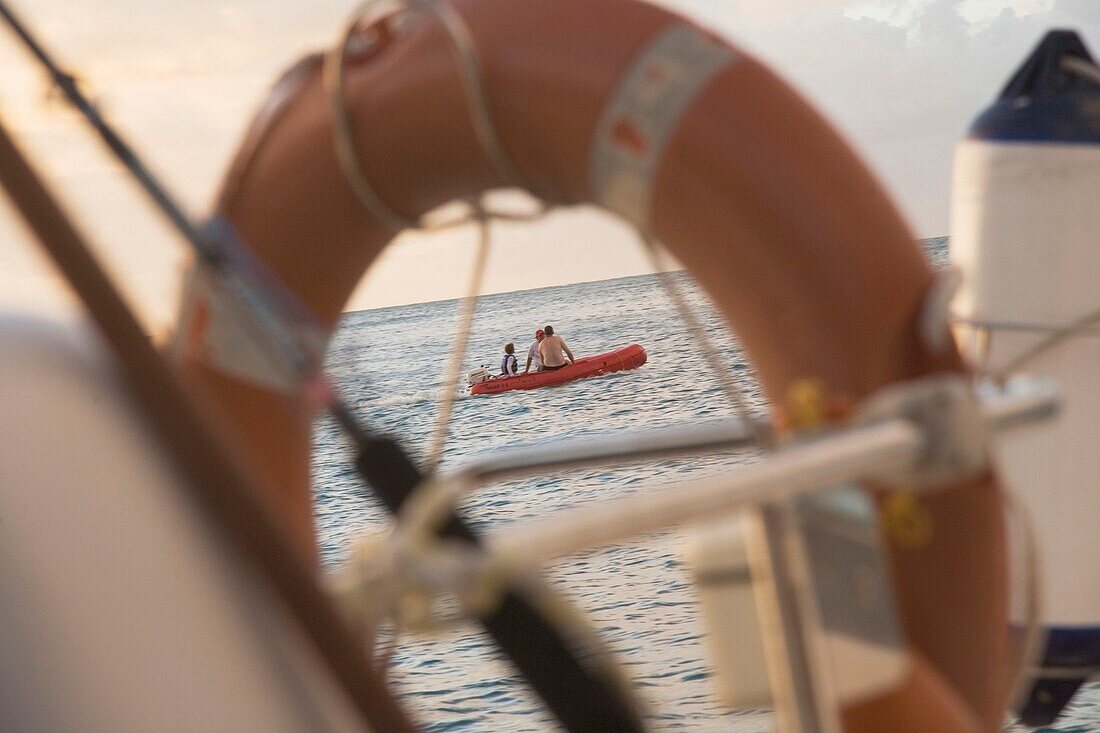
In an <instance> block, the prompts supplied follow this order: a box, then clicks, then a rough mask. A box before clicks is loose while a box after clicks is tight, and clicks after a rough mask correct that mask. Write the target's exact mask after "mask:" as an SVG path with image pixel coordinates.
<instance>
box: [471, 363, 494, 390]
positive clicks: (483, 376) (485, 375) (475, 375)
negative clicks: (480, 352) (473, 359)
mask: <svg viewBox="0 0 1100 733" xmlns="http://www.w3.org/2000/svg"><path fill="white" fill-rule="evenodd" d="M490 379H492V375H491V374H489V370H488V369H487V368H486V367H485V365H484V364H482V365H481V366H479V367H478V368H477V369H473V370H471V371H470V372H469V373H468V374H467V375H466V384H467V386H470V387H473V386H474V385H475V384H480V383H482V382H487V381H489V380H490Z"/></svg>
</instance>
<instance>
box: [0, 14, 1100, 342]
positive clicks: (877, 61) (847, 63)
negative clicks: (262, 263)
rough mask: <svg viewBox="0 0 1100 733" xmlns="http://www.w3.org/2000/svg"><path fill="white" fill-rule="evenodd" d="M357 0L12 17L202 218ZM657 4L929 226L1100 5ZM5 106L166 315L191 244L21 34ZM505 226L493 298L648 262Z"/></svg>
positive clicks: (919, 225) (3, 251)
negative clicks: (979, 128)
mask: <svg viewBox="0 0 1100 733" xmlns="http://www.w3.org/2000/svg"><path fill="white" fill-rule="evenodd" d="M593 1H594V2H598V0H593ZM355 4H356V3H355V2H354V1H353V0H310V1H309V2H302V1H301V0H296V1H294V2H292V1H290V0H262V1H261V0H155V1H154V2H150V0H19V1H18V2H17V3H16V10H17V12H19V13H20V14H21V15H22V17H23V19H24V21H25V22H27V23H29V24H30V25H31V26H32V27H33V28H34V29H35V30H36V31H37V32H38V33H39V34H40V36H41V38H42V39H43V41H44V42H45V43H46V44H47V45H48V47H49V48H51V49H52V50H53V51H54V52H55V54H56V55H57V56H58V58H59V59H60V60H61V62H62V63H63V65H65V66H66V67H67V68H69V69H70V70H71V71H74V72H76V74H77V75H78V76H79V77H80V78H81V79H82V80H83V82H84V84H85V89H86V90H87V91H88V92H89V93H91V94H92V95H93V96H94V98H95V99H96V100H97V101H98V102H99V104H100V105H102V108H103V109H104V110H105V111H106V112H107V113H108V115H109V117H110V118H111V119H112V120H113V121H114V122H115V123H116V124H117V125H118V126H119V128H120V129H121V130H122V131H123V132H124V134H125V136H126V137H127V139H128V140H130V141H131V142H132V143H133V144H134V145H135V147H136V148H137V149H138V150H139V152H141V153H142V155H143V156H144V157H145V158H146V159H147V161H148V162H149V163H150V164H151V167H152V168H153V169H154V170H155V171H156V172H157V173H158V174H159V175H161V176H162V178H163V180H164V181H166V182H167V184H168V186H169V188H170V190H171V191H172V192H173V193H175V194H176V195H177V196H179V198H180V199H181V200H182V201H183V202H184V204H185V205H186V207H187V208H188V210H189V211H190V212H191V213H192V214H193V215H194V216H196V217H201V216H202V215H203V214H204V213H205V212H206V211H207V210H208V205H209V202H210V200H211V198H212V196H213V193H214V191H215V189H216V188H217V185H218V182H219V180H220V178H221V176H222V174H223V172H224V169H225V167H226V165H227V163H228V161H229V159H230V157H231V155H232V152H233V150H234V148H235V147H236V145H237V144H238V142H239V140H240V137H241V135H242V133H243V130H244V128H245V126H246V124H247V123H248V121H249V119H250V117H251V115H252V113H253V111H254V110H255V108H256V107H257V105H258V104H259V102H260V101H261V100H262V99H263V97H264V94H265V91H266V90H267V88H268V87H269V86H270V84H271V82H272V81H273V80H274V79H275V77H276V76H277V75H278V74H279V73H280V72H281V71H282V70H283V69H284V68H285V67H287V66H288V65H289V64H290V63H291V62H292V61H293V60H294V59H296V58H297V57H299V56H300V55H301V54H303V53H305V52H307V51H311V50H315V49H317V48H320V47H322V46H326V45H328V44H329V43H331V42H332V41H333V40H334V38H335V36H336V34H337V33H338V31H339V28H340V26H341V24H342V22H343V21H344V19H345V18H346V16H347V15H348V13H349V12H350V10H351V9H352V8H353V7H354V5H355ZM658 4H661V5H665V6H667V7H669V8H671V9H674V10H677V11H679V12H682V13H684V14H685V15H688V16H690V17H692V18H694V19H696V20H698V21H701V22H702V23H704V24H705V25H707V26H709V27H711V28H712V29H714V30H715V31H716V32H717V33H718V34H720V35H722V36H724V37H726V38H728V39H729V40H731V41H732V42H734V43H735V44H737V45H738V46H740V47H742V48H745V49H747V50H749V51H750V52H752V53H753V54H755V55H756V56H758V57H760V58H762V59H763V60H764V61H765V62H767V63H768V64H770V65H771V66H772V68H774V69H775V70H776V71H777V72H778V73H779V74H780V75H781V76H783V77H785V78H786V79H787V80H788V81H789V82H790V83H792V84H793V85H794V86H795V87H796V88H797V89H798V90H800V91H801V93H802V94H804V95H805V96H806V97H807V98H808V99H809V100H810V101H811V102H812V103H813V104H814V105H816V106H817V107H818V108H820V109H821V110H822V111H823V112H824V113H825V115H826V117H828V118H829V119H831V120H832V122H833V123H834V124H835V125H836V126H837V127H838V128H839V129H840V130H841V131H842V133H843V134H844V135H845V136H846V137H847V138H848V140H849V141H850V142H851V144H852V145H853V146H854V147H855V149H856V150H857V151H858V152H859V153H860V154H861V155H862V156H863V157H864V158H865V159H866V160H867V162H868V163H869V164H870V166H871V168H872V169H873V170H874V171H875V172H876V173H877V174H878V175H879V177H880V178H881V180H882V181H883V182H884V183H885V185H886V186H887V188H888V189H889V190H890V191H891V193H892V195H893V196H894V198H895V200H896V201H897V203H898V205H899V206H900V207H901V209H902V211H903V212H904V213H905V214H906V216H907V217H908V219H909V221H910V223H911V225H912V228H913V231H914V233H915V234H916V235H917V236H919V237H932V236H940V235H944V234H947V233H948V232H947V221H948V197H949V186H950V175H951V160H952V153H953V149H954V146H955V144H956V142H957V141H958V139H959V137H960V136H961V135H962V134H963V133H964V132H965V130H966V128H967V126H968V124H969V123H970V121H971V120H972V119H973V118H974V116H975V115H976V114H977V113H978V112H979V111H980V110H981V109H983V108H984V107H985V106H986V105H987V104H989V102H990V101H991V100H992V99H993V97H994V96H995V94H996V92H997V91H998V90H999V89H1000V87H1001V86H1002V85H1003V83H1004V81H1005V80H1006V79H1007V77H1008V76H1009V74H1010V73H1011V72H1012V70H1013V69H1015V67H1016V66H1018V65H1019V63H1020V62H1021V61H1022V60H1023V59H1024V57H1025V56H1026V55H1027V54H1028V53H1029V52H1030V50H1031V49H1032V48H1033V47H1034V46H1035V44H1036V43H1037V42H1038V41H1039V39H1040V38H1041V36H1042V34H1043V32H1044V31H1045V30H1046V29H1048V28H1052V27H1068V28H1075V29H1077V30H1078V31H1080V32H1081V33H1082V35H1083V37H1084V38H1085V41H1086V44H1089V45H1090V46H1091V47H1093V48H1095V49H1098V50H1100V0H660V2H659V3H658ZM0 116H2V118H3V119H4V121H5V124H6V125H8V126H9V128H11V129H13V130H14V131H15V133H16V134H17V135H18V137H19V139H20V141H21V144H22V146H23V147H24V149H25V150H26V151H28V152H29V153H30V154H31V155H32V156H33V157H34V159H35V160H36V161H37V163H38V164H39V165H40V166H41V167H42V170H43V171H44V172H45V174H46V175H47V177H48V178H49V180H50V181H51V182H52V183H53V185H54V186H55V189H56V190H57V191H58V192H59V193H60V194H61V195H62V197H63V199H64V201H65V202H66V205H67V206H68V208H69V209H70V211H72V212H73V213H74V214H75V215H77V216H78V218H79V220H80V222H81V225H82V227H83V229H84V231H86V232H87V233H88V234H89V236H90V238H91V239H92V240H93V241H94V242H95V243H96V245H97V253H98V254H99V255H100V256H101V257H102V259H103V260H104V261H105V263H106V264H107V266H108V268H109V270H110V271H111V272H112V273H113V274H114V275H116V276H117V279H118V280H119V282H120V283H122V285H123V287H124V290H125V292H126V293H127V295H128V296H129V297H130V299H131V300H132V302H133V303H134V304H135V305H136V306H137V308H138V309H139V310H140V311H141V312H142V313H143V314H144V316H145V318H146V322H147V324H148V325H149V327H150V329H151V330H153V331H158V330H163V329H164V328H166V327H167V325H168V324H169V323H170V321H171V319H172V315H173V312H174V308H175V302H176V298H177V295H178V285H177V283H178V280H179V273H180V272H181V270H182V268H183V263H184V262H185V258H186V254H185V249H184V248H183V246H182V245H181V244H180V243H179V241H178V239H177V238H176V237H175V235H174V234H173V233H172V232H171V231H170V230H169V229H168V227H167V226H165V225H164V223H163V222H162V221H161V220H160V218H159V217H158V215H157V214H156V213H155V212H154V211H153V210H152V209H151V208H150V206H149V205H148V204H147V203H146V202H145V200H144V199H143V198H142V196H141V195H140V193H139V192H137V190H136V189H135V188H134V186H133V184H132V183H131V182H130V181H129V180H128V178H127V177H126V175H125V174H124V172H123V171H122V170H121V169H120V167H119V166H118V165H117V164H115V163H114V162H113V161H112V160H111V159H110V158H109V157H107V156H106V155H105V154H104V153H103V152H102V150H101V149H100V147H99V146H98V145H97V144H96V142H95V141H94V140H93V138H92V137H91V135H89V134H88V133H87V132H86V130H85V129H84V128H83V126H82V125H81V124H80V122H79V120H78V119H77V118H76V116H75V115H74V113H72V112H70V111H69V110H67V109H66V108H65V107H64V106H63V105H62V104H61V103H60V102H58V101H57V99H56V98H55V97H54V96H53V95H50V94H48V93H47V85H46V83H45V79H44V77H43V75H42V74H41V72H40V70H39V69H38V68H37V67H35V66H34V65H33V64H32V62H31V60H30V58H29V57H28V56H27V54H25V53H24V52H23V51H22V49H21V48H20V47H19V46H18V45H17V43H16V41H15V38H14V36H13V35H12V34H11V33H10V32H8V31H7V29H6V28H0ZM496 232H497V235H496V237H495V239H494V247H493V250H492V251H493V255H492V256H491V258H490V262H489V267H488V270H487V272H486V278H485V286H484V290H485V291H486V292H504V291H512V290H522V289H528V288H534V287H542V286H545V285H552V284H560V283H567V282H580V281H586V280H599V279H604V278H610V277H620V276H626V275H634V274H639V273H642V272H648V271H649V269H650V268H649V266H648V262H647V260H646V259H645V258H644V257H643V256H642V254H641V250H640V248H638V247H637V245H636V243H635V241H634V238H633V236H632V235H631V233H630V231H629V230H627V229H626V228H625V227H624V226H622V225H621V224H619V223H617V222H615V221H614V220H612V219H611V218H610V217H608V216H606V215H604V214H602V213H600V212H598V211H595V210H593V209H580V210H570V211H566V212H561V213H557V214H554V215H553V216H551V217H550V218H549V219H548V220H546V221H544V222H541V223H538V224H533V225H522V226H518V225H508V226H500V227H499V228H498V229H497V230H496ZM473 248H474V237H473V233H472V232H470V231H452V232H448V233H446V234H435V235H422V234H405V235H402V237H400V238H399V239H398V240H397V241H395V242H394V243H393V244H392V245H391V246H390V247H389V248H388V249H387V250H386V251H385V252H384V254H383V256H382V257H381V259H380V261H379V262H378V263H377V264H376V265H375V267H374V268H372V270H371V272H370V273H368V275H367V277H365V278H364V281H363V282H362V283H361V285H360V287H359V288H358V289H357V291H356V293H355V294H354V295H353V296H352V299H351V301H350V302H349V304H348V309H349V310H356V309H361V308H370V307H379V306H384V305H394V304H400V303H407V302H416V301H425V300H439V299H444V298H453V297H458V296H460V295H462V292H461V291H462V290H463V286H462V285H461V284H456V283H455V278H454V273H455V272H465V271H468V270H469V268H470V266H471V265H472V260H473V253H474V249H473ZM548 252H550V253H552V254H553V255H554V256H553V257H547V256H546V255H547V253H548ZM548 262H549V263H550V264H549V265H548V264H547V263H548ZM458 280H460V281H461V280H462V278H458ZM73 307H74V306H73V302H72V298H71V296H70V295H69V294H68V292H67V289H66V288H65V287H64V286H63V285H62V284H61V283H60V282H59V280H58V278H57V276H56V275H54V274H53V272H52V270H51V268H50V267H49V266H48V265H47V264H46V263H45V261H44V259H43V257H42V255H41V254H39V253H38V251H37V248H36V247H35V246H34V245H33V243H32V242H31V240H30V239H29V237H28V236H27V235H26V234H25V233H24V232H23V230H22V228H21V226H20V225H19V224H18V222H17V220H16V218H15V215H14V213H13V212H12V210H11V208H10V206H9V205H8V203H7V201H6V200H2V201H0V310H6V311H11V310H15V311H18V312H27V311H29V312H45V313H48V314H54V313H58V314H60V313H67V312H70V311H71V309H72V308H73Z"/></svg>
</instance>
